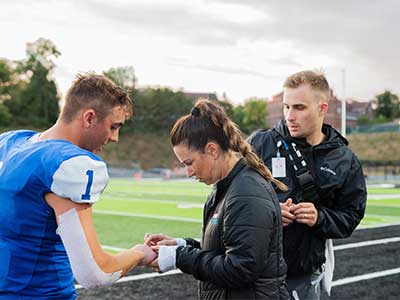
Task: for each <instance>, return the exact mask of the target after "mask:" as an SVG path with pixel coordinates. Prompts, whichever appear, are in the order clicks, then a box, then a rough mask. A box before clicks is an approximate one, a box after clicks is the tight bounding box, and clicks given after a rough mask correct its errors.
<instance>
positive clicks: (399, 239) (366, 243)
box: [333, 237, 400, 251]
mask: <svg viewBox="0 0 400 300" xmlns="http://www.w3.org/2000/svg"><path fill="white" fill-rule="evenodd" d="M396 242H400V237H392V238H387V239H380V240H372V241H364V242H359V243H351V244H344V245H338V246H333V250H335V251H338V250H344V249H351V248H359V247H366V246H372V245H379V244H388V243H396Z"/></svg>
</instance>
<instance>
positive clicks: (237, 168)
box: [214, 157, 247, 190]
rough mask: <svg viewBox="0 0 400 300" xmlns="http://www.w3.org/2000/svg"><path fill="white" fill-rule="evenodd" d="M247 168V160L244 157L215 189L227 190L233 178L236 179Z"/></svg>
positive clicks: (216, 184)
mask: <svg viewBox="0 0 400 300" xmlns="http://www.w3.org/2000/svg"><path fill="white" fill-rule="evenodd" d="M245 166H247V164H246V161H245V159H244V158H243V157H242V158H240V159H239V160H238V161H237V163H236V164H235V166H234V167H233V168H232V170H231V171H230V172H229V173H228V175H227V176H226V177H224V178H222V179H221V180H220V181H218V182H217V183H215V185H214V186H215V187H216V188H217V189H218V190H221V189H222V190H223V189H226V188H227V187H228V186H229V185H230V184H231V182H232V180H233V178H235V177H236V175H237V174H238V173H239V172H240V171H241V170H242V169H243V168H244V167H245Z"/></svg>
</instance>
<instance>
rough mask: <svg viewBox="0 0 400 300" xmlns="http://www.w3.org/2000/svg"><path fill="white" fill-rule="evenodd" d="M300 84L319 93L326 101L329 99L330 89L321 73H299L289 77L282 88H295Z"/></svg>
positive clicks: (309, 71)
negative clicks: (307, 85)
mask: <svg viewBox="0 0 400 300" xmlns="http://www.w3.org/2000/svg"><path fill="white" fill-rule="evenodd" d="M302 84H309V85H310V86H311V89H312V90H313V91H317V92H321V93H322V95H323V96H325V98H326V101H329V99H330V95H331V93H330V88H329V84H328V81H327V80H326V78H325V75H324V74H323V73H322V72H321V71H311V70H306V71H301V72H297V73H294V74H292V75H290V76H289V77H288V78H287V79H286V80H285V82H284V84H283V87H284V88H292V89H293V88H297V87H299V86H300V85H302Z"/></svg>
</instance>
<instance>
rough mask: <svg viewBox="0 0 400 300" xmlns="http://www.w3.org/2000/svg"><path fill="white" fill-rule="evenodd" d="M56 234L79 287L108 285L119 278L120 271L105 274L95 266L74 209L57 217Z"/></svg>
mask: <svg viewBox="0 0 400 300" xmlns="http://www.w3.org/2000/svg"><path fill="white" fill-rule="evenodd" d="M57 234H58V235H59V236H60V237H61V240H62V242H63V244H64V247H65V251H66V252H67V256H68V259H69V261H70V264H71V268H72V272H73V274H74V276H75V279H76V280H77V281H78V283H79V284H80V285H81V286H83V287H84V288H93V287H97V286H104V285H110V284H112V283H114V282H115V281H117V280H118V279H119V278H120V277H121V273H122V271H118V272H114V273H105V272H103V271H102V270H101V269H100V267H99V266H98V265H97V263H96V261H95V260H94V258H93V255H92V252H91V250H90V247H89V244H88V242H87V239H86V236H85V233H84V231H83V228H82V225H81V222H80V221H79V216H78V213H77V211H76V209H75V208H73V209H70V210H68V211H67V212H65V213H63V214H62V215H60V216H59V226H58V228H57Z"/></svg>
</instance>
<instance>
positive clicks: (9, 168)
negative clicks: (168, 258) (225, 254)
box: [0, 74, 156, 299]
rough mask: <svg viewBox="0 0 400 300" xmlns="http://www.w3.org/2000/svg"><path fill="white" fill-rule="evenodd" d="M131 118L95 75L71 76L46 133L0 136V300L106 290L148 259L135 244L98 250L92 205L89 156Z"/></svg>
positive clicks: (123, 98) (98, 174)
mask: <svg viewBox="0 0 400 300" xmlns="http://www.w3.org/2000/svg"><path fill="white" fill-rule="evenodd" d="M131 115H132V102H131V99H130V98H129V96H128V95H127V94H126V92H125V91H124V90H122V89H121V88H120V87H118V86H116V85H115V84H114V83H112V82H111V81H110V80H108V79H107V78H105V77H103V76H99V75H93V74H88V75H78V76H77V78H76V80H75V81H74V82H73V84H72V86H71V87H70V89H69V90H68V92H67V94H66V98H65V104H64V107H63V109H62V111H61V114H60V116H59V118H58V120H57V122H56V124H55V125H53V126H52V127H51V128H49V129H48V130H46V131H44V132H41V133H37V132H34V131H28V130H17V131H10V132H6V133H4V134H2V135H0V224H1V226H0V299H76V293H75V289H74V285H73V283H74V277H75V278H76V280H77V281H78V282H79V283H80V284H81V285H82V286H84V287H96V286H101V285H107V284H111V283H113V282H114V281H116V280H117V279H118V278H120V276H122V275H124V274H126V273H127V272H128V271H129V270H131V269H132V268H133V267H135V266H136V265H137V264H139V263H148V262H150V261H152V260H153V259H154V258H155V256H156V255H155V253H154V252H153V251H152V250H151V249H150V248H149V247H148V246H144V245H137V246H135V247H133V248H131V249H129V250H126V251H122V252H120V253H118V254H116V255H110V254H108V253H106V252H104V251H103V250H102V249H101V246H100V244H99V241H98V239H97V236H96V232H95V229H94V226H93V222H92V204H93V203H95V202H96V201H97V200H98V199H99V196H100V194H101V192H102V191H103V190H104V188H105V187H106V185H107V182H108V174H107V167H106V165H105V163H104V162H103V161H102V160H101V159H100V158H99V157H97V156H96V155H95V154H94V153H95V152H98V151H100V150H101V149H102V147H103V146H104V145H106V144H108V143H109V142H117V141H118V133H119V129H120V127H121V126H122V124H123V123H124V122H125V120H126V119H127V118H128V117H130V116H131Z"/></svg>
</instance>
